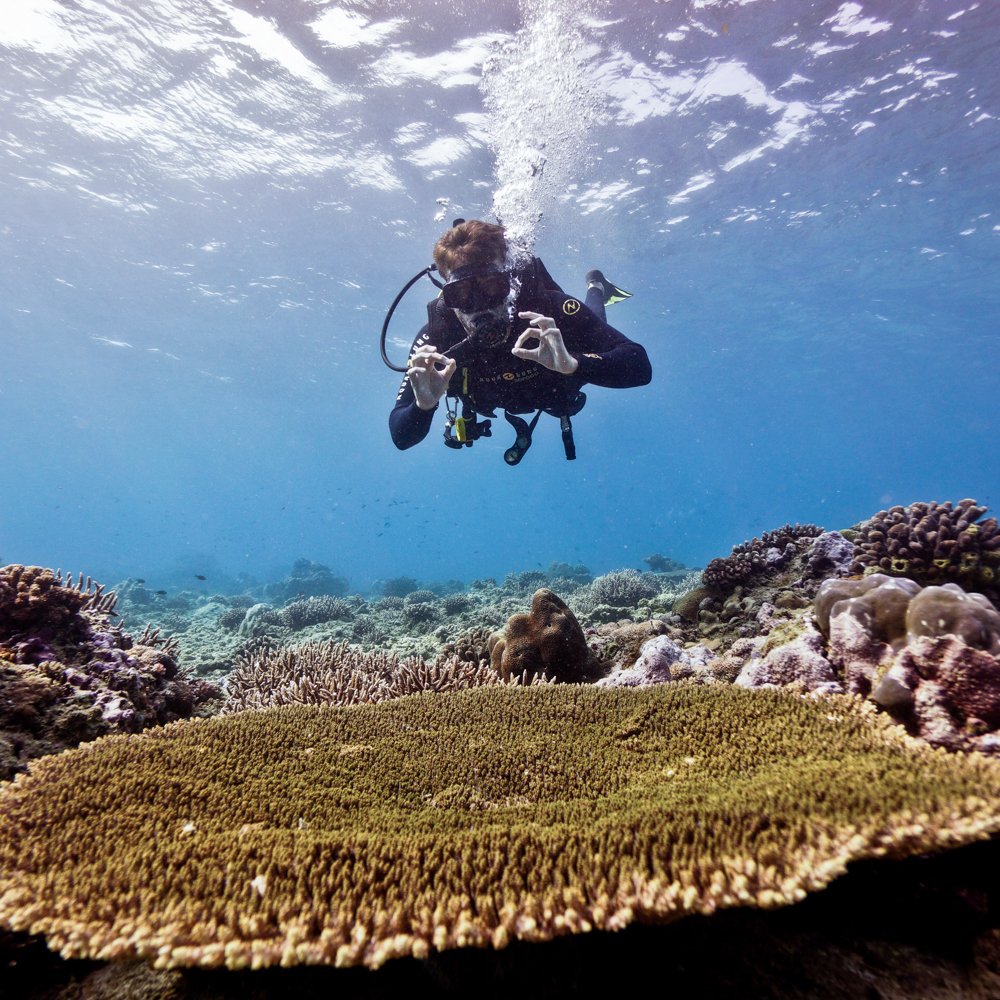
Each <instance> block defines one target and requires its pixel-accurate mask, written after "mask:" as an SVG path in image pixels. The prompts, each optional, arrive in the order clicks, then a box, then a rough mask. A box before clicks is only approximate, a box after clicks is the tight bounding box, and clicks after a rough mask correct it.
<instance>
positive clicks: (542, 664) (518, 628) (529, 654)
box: [490, 587, 599, 683]
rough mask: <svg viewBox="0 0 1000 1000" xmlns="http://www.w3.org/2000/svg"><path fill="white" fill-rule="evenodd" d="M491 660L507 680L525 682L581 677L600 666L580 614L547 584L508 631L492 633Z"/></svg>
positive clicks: (576, 678)
mask: <svg viewBox="0 0 1000 1000" xmlns="http://www.w3.org/2000/svg"><path fill="white" fill-rule="evenodd" d="M490 660H491V662H492V664H493V669H494V670H495V671H496V672H497V674H499V675H500V676H501V677H502V678H503V679H504V680H510V679H513V678H518V677H520V678H522V679H523V680H524V682H525V683H527V682H528V681H531V680H532V679H533V678H535V677H542V676H547V677H550V678H553V679H554V680H558V681H579V680H583V679H584V678H585V677H586V676H587V675H588V674H590V673H593V672H594V671H596V670H599V664H598V662H597V657H596V655H595V654H594V653H593V652H592V650H591V649H590V647H589V646H588V645H587V639H586V636H584V634H583V629H582V628H580V623H579V622H578V621H577V620H576V616H575V615H574V614H573V612H572V611H570V609H569V608H568V607H566V605H565V603H564V602H563V601H562V600H561V599H560V598H559V597H557V596H556V595H555V594H553V593H552V591H551V590H546V589H545V588H544V587H542V588H541V589H540V590H536V591H535V593H534V595H533V596H532V598H531V613H530V614H527V615H512V616H511V618H510V619H509V620H508V622H507V630H506V634H504V635H497V636H496V637H491V639H490Z"/></svg>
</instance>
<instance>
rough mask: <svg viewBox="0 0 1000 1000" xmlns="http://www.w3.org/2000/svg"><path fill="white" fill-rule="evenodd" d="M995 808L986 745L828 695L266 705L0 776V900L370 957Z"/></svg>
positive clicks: (257, 955) (966, 831) (583, 923)
mask: <svg viewBox="0 0 1000 1000" xmlns="http://www.w3.org/2000/svg"><path fill="white" fill-rule="evenodd" d="M53 803H58V804H59V806H58V809H59V818H60V821H59V822H58V823H53V822H52V821H51V819H52V815H53V814H52V804H53ZM151 817H155V821H152V822H151ZM998 830H1000V765H998V764H997V763H995V762H993V761H990V760H988V759H986V758H983V757H978V756H974V755H973V756H963V755H945V754H941V753H936V752H934V751H932V750H931V749H930V748H928V747H926V746H923V745H920V744H918V743H915V742H914V741H909V740H907V739H906V737H905V736H903V735H902V734H901V733H900V732H899V730H898V729H897V728H895V727H893V726H891V725H889V724H888V723H887V722H885V721H884V719H883V718H880V717H875V716H874V715H873V713H872V712H871V711H868V712H866V711H865V710H864V708H863V706H862V705H861V704H860V703H858V702H856V701H854V700H853V699H848V698H840V699H833V700H831V699H824V700H822V701H816V700H811V699H804V698H801V697H798V696H795V695H791V694H787V693H783V692H772V691H766V692H749V691H743V690H741V689H739V688H734V687H728V686H725V687H723V686H713V687H709V688H705V687H698V686H679V687H678V686H662V685H661V686H654V687H651V688H647V689H644V690H627V689H624V690H623V689H619V690H598V689H594V688H589V689H581V688H576V687H555V688H549V689H544V690H542V689H510V688H502V687H494V688H481V689H477V690H474V691H463V692H456V693H453V694H449V695H445V696H442V695H434V694H425V695H421V696H418V697H411V698H407V699H403V700H398V701H393V702H388V703H382V704H376V705H355V706H350V707H348V708H332V709H331V708H328V707H325V706H320V707H315V706H290V707H284V708H279V709H274V710H271V711H268V712H244V713H239V714H236V715H230V716H223V717H217V718H214V719H210V720H205V721H202V722H199V723H197V724H190V723H189V724H183V723H182V724H178V725H175V726H171V727H167V728H163V729H159V730H153V731H150V732H147V733H144V734H141V735H140V736H136V737H131V738H127V739H126V738H112V739H109V740H102V741H99V742H97V743H93V744H88V745H86V746H84V747H81V748H80V749H79V750H76V751H72V752H71V753H69V754H65V755H61V756H59V757H52V758H48V759H46V760H43V761H41V762H39V763H38V764H37V765H36V766H35V768H34V769H33V772H32V774H31V775H30V776H28V777H25V778H22V779H20V780H19V781H17V782H16V783H14V784H10V785H7V786H4V787H3V788H2V789H0V925H2V926H4V927H6V928H9V929H11V930H15V931H20V930H25V929H29V928H30V929H31V930H32V931H33V932H34V933H41V934H44V935H45V936H46V938H47V939H48V943H49V946H50V947H51V948H52V949H53V950H55V951H58V952H60V953H61V954H62V955H63V956H64V957H67V958H70V957H75V958H84V957H99V958H102V959H113V960H124V959H129V958H133V957H140V958H145V959H148V960H153V961H154V962H155V965H156V966H157V967H158V968H170V967H175V966H201V967H213V966H216V967H217V966H222V965H226V966H229V967H230V968H234V969H238V968H246V967H250V966H252V967H253V968H261V967H264V966H269V965H278V964H279V963H280V964H282V965H284V966H289V965H296V964H319V963H325V964H331V965H333V964H336V965H338V966H348V965H355V964H364V965H367V966H370V967H378V966H380V965H382V964H383V963H385V962H386V961H388V960H389V959H391V958H394V957H399V956H405V955H413V956H416V957H418V958H427V957H428V956H429V955H431V954H432V952H434V951H443V950H446V949H450V948H457V947H469V946H476V945H478V946H490V945H492V947H494V948H503V947H505V946H506V945H508V944H509V943H510V942H511V941H513V940H515V939H523V940H529V941H541V940H547V939H551V938H553V937H556V936H560V935H568V934H573V933H581V932H587V931H590V930H592V929H608V930H611V929H614V930H618V929H621V928H622V927H624V926H625V925H627V924H629V923H631V922H633V921H636V920H639V921H653V922H664V921H667V920H671V919H676V918H678V917H681V916H684V915H685V914H690V913H704V914H711V913H713V912H715V911H717V910H719V909H726V908H731V907H739V906H751V907H762V908H773V907H779V906H782V905H787V904H790V903H794V902H797V901H799V900H801V899H802V898H803V897H804V896H805V895H806V894H807V893H809V892H813V891H816V890H819V889H822V888H824V887H825V886H826V885H827V884H828V883H829V882H831V881H832V880H834V879H835V878H837V877H838V876H840V875H842V874H843V873H844V872H845V870H846V867H847V865H848V864H849V863H851V862H855V861H858V860H860V859H864V858H869V857H881V856H886V855H887V856H889V857H896V858H901V857H906V856H914V855H920V854H925V853H928V852H932V851H935V850H941V849H945V848H954V847H956V846H960V845H962V844H965V843H969V842H971V841H974V840H976V839H979V838H982V837H985V836H988V835H991V834H993V833H994V832H996V831H998ZM111 858H113V859H114V863H113V864H110V863H109V862H108V859H111Z"/></svg>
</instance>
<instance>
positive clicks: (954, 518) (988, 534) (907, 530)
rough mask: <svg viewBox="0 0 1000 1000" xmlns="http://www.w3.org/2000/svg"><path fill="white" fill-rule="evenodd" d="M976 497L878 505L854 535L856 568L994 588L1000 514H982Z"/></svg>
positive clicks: (999, 569) (999, 555) (999, 554)
mask: <svg viewBox="0 0 1000 1000" xmlns="http://www.w3.org/2000/svg"><path fill="white" fill-rule="evenodd" d="M985 513H986V508H985V507H979V506H977V505H976V501H975V500H960V501H959V502H958V503H957V504H954V505H953V504H952V503H951V502H950V501H949V502H947V503H911V504H910V506H909V507H890V508H889V510H880V511H879V512H878V513H877V514H876V515H875V516H874V517H872V518H871V519H870V520H869V521H865V522H863V523H862V524H861V526H860V528H859V531H858V537H857V538H856V539H855V540H854V543H855V544H854V565H853V567H852V568H853V570H854V572H855V573H863V572H865V571H871V570H872V569H875V570H878V571H880V572H883V573H889V574H892V575H893V576H908V577H911V578H913V579H914V580H917V581H919V582H921V583H935V582H942V583H944V582H948V581H950V580H954V581H957V582H958V583H960V584H962V585H963V586H964V587H965V588H966V589H970V588H975V589H981V588H989V589H993V588H996V587H997V585H998V582H1000V578H998V574H1000V532H998V529H997V519H996V518H995V517H991V518H988V519H987V520H985V521H983V522H982V523H981V524H980V523H978V522H979V518H981V517H982V516H983V514H985Z"/></svg>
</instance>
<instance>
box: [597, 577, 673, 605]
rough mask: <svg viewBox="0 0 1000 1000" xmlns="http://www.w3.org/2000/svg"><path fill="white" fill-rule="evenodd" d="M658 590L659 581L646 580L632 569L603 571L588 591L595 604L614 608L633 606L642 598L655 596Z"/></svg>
mask: <svg viewBox="0 0 1000 1000" xmlns="http://www.w3.org/2000/svg"><path fill="white" fill-rule="evenodd" d="M650 575H652V574H650ZM659 592H660V588H659V581H655V582H654V581H649V580H646V579H644V577H643V575H642V574H641V573H637V572H636V571H635V570H634V569H619V570H614V571H613V572H611V573H605V575H604V576H599V577H598V578H597V579H596V580H594V582H593V583H592V584H591V585H590V593H591V594H592V595H593V598H594V600H595V602H596V603H597V604H609V605H611V606H612V607H615V608H634V607H635V606H636V605H637V604H638V603H639V601H641V600H643V598H649V597H655V596H656V595H657V594H658V593H659Z"/></svg>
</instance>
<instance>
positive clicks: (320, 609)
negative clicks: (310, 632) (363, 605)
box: [278, 597, 351, 632]
mask: <svg viewBox="0 0 1000 1000" xmlns="http://www.w3.org/2000/svg"><path fill="white" fill-rule="evenodd" d="M350 616H351V606H350V604H348V603H347V601H345V600H344V599H343V598H342V597H310V598H309V599H308V600H305V601H293V602H292V603H291V604H287V605H285V607H284V608H282V609H281V611H280V612H279V614H278V619H279V621H280V622H281V624H282V625H285V626H287V627H288V628H290V629H292V630H293V631H296V632H297V631H298V630H299V629H303V628H305V627H306V626H307V625H321V624H322V623H323V622H332V621H336V620H337V619H338V618H349V617H350Z"/></svg>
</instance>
